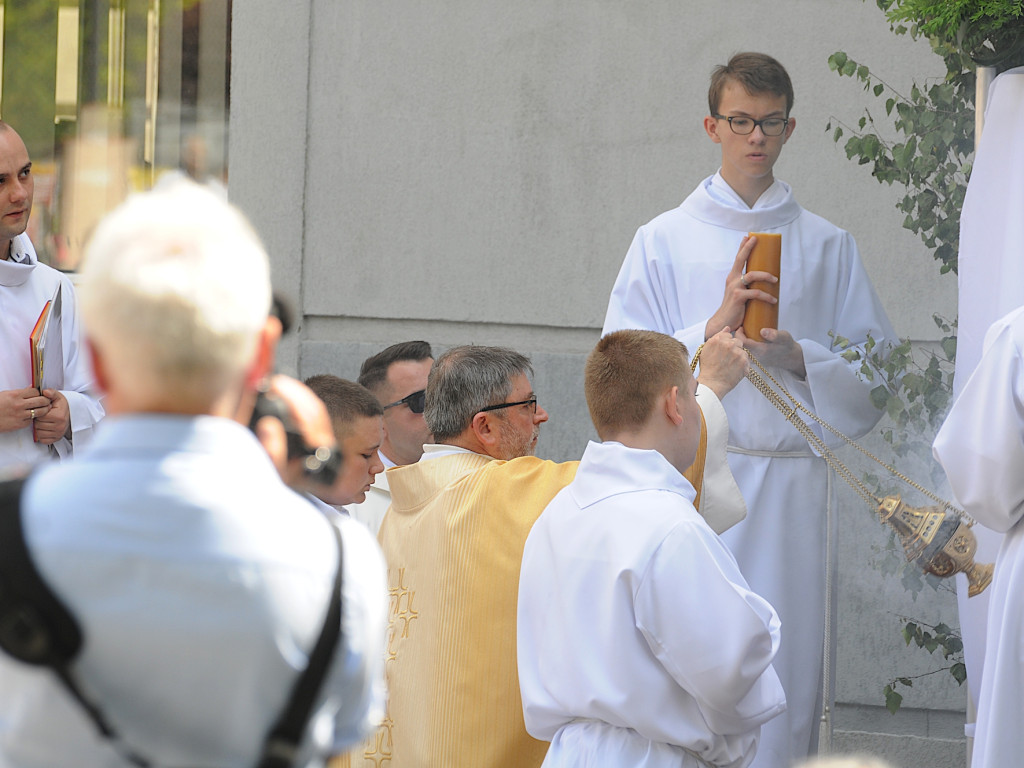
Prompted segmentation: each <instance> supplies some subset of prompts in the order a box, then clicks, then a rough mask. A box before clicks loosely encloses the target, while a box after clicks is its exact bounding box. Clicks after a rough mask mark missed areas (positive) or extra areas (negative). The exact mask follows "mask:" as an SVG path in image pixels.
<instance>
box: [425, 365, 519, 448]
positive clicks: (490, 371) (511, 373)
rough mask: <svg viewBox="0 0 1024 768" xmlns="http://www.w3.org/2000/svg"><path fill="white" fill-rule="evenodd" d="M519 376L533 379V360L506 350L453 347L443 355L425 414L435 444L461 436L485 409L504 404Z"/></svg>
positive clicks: (430, 379)
mask: <svg viewBox="0 0 1024 768" xmlns="http://www.w3.org/2000/svg"><path fill="white" fill-rule="evenodd" d="M519 374H525V375H526V376H527V377H532V376H533V366H531V365H530V359H529V358H528V357H526V356H525V355H521V354H519V353H518V352H516V351H514V350H511V349H506V348H505V347H478V346H464V347H452V348H451V349H449V350H448V351H447V352H445V353H444V354H443V355H441V357H439V358H438V359H437V362H435V363H434V367H433V368H431V369H430V375H429V377H428V378H427V405H426V409H425V410H424V412H423V418H424V419H426V422H427V427H429V428H430V431H431V433H433V435H434V441H435V442H438V443H444V442H446V441H448V440H452V439H454V438H456V437H458V436H459V435H461V434H462V433H463V432H465V431H466V429H468V428H469V426H470V424H472V423H473V417H474V416H476V414H477V413H479V412H480V409H481V408H486V407H487V406H488V405H497V404H498V403H501V402H504V400H505V398H507V397H508V396H509V393H511V392H512V379H514V378H515V377H516V376H518V375H519Z"/></svg>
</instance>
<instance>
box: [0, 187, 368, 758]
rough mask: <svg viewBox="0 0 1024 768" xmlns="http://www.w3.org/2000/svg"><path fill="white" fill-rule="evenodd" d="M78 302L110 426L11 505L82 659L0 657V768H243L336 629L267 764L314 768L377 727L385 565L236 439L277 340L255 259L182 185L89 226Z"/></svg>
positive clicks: (254, 250) (246, 435)
mask: <svg viewBox="0 0 1024 768" xmlns="http://www.w3.org/2000/svg"><path fill="white" fill-rule="evenodd" d="M79 295H80V303H81V310H82V315H83V319H84V322H85V327H86V335H87V340H88V343H89V349H90V354H91V356H92V361H93V364H94V368H95V372H96V381H97V383H98V384H99V386H100V387H101V388H102V390H103V391H104V392H105V393H106V401H105V402H106V405H107V410H108V413H109V419H108V421H106V422H105V423H104V425H103V427H104V428H103V429H102V430H100V431H99V433H98V434H97V436H96V439H95V440H94V441H93V444H92V445H91V446H90V448H91V450H89V451H87V452H86V453H85V454H84V455H82V456H79V457H78V458H77V459H76V461H75V462H72V463H68V464H63V465H51V466H46V467H45V468H42V469H39V470H37V471H36V472H35V473H34V474H32V475H30V476H29V478H28V480H27V482H26V484H25V486H24V489H23V491H22V494H21V499H20V502H21V503H20V506H21V522H22V525H23V530H24V539H25V544H26V545H27V549H28V552H29V553H30V555H31V559H32V561H34V564H35V567H36V569H37V570H38V572H39V574H40V576H41V577H42V578H43V581H44V582H45V583H46V584H47V585H48V586H49V588H50V589H51V590H52V592H54V593H55V595H56V596H57V597H58V599H59V600H60V601H61V602H62V603H63V604H64V606H65V607H66V608H67V610H68V611H69V612H70V614H71V615H72V616H73V617H74V618H75V619H76V620H77V623H78V625H79V627H80V629H81V636H82V639H83V642H82V646H81V649H80V651H79V652H78V654H77V656H75V657H74V658H73V660H72V661H71V663H70V664H68V665H67V666H66V667H65V668H64V670H63V671H61V673H60V674H55V672H54V670H51V669H47V668H45V667H32V666H28V665H26V664H22V663H20V662H18V661H15V660H14V659H12V658H11V657H9V656H7V655H5V654H0V764H2V765H4V766H51V765H76V766H104V767H106V766H127V765H132V764H141V763H142V762H145V763H149V764H151V765H167V766H172V765H179V766H183V765H197V766H198V765H202V766H211V767H212V766H241V765H256V764H258V762H259V758H260V755H261V752H262V751H263V749H264V742H265V740H266V738H267V736H268V733H269V732H270V731H271V730H272V729H273V727H274V725H275V723H276V722H277V721H278V720H279V718H280V716H281V714H282V712H283V711H284V710H285V708H286V704H287V703H288V702H289V700H290V697H291V694H292V690H293V688H294V687H295V686H296V681H297V680H298V679H299V677H300V675H301V674H302V673H303V670H304V669H305V668H306V667H307V664H308V662H309V659H310V657H311V656H313V655H314V653H313V648H314V646H315V645H316V644H318V638H322V637H330V633H329V631H328V630H329V629H331V627H330V624H331V623H332V621H333V623H334V627H333V628H334V629H336V630H340V639H337V635H335V638H336V639H335V641H334V652H333V660H332V661H329V662H328V664H327V665H326V666H325V674H324V675H323V680H322V684H321V686H320V688H319V693H318V694H317V695H315V696H314V697H313V699H312V701H311V711H310V715H309V717H308V719H307V720H306V726H305V728H304V729H303V730H302V731H300V735H302V734H303V733H304V736H303V737H302V738H301V740H300V746H299V748H298V749H297V751H296V753H295V754H293V755H289V756H288V760H287V761H286V762H284V763H280V764H282V765H288V764H291V765H294V766H300V765H302V766H306V765H320V764H322V762H323V761H324V760H325V759H326V758H328V757H330V756H332V755H335V754H338V753H340V752H342V751H343V750H344V747H346V746H347V745H348V744H350V743H352V742H354V741H356V740H358V739H359V738H360V737H362V736H363V735H364V734H365V732H366V731H367V730H368V729H369V728H370V727H371V726H372V725H373V724H375V722H376V721H377V720H378V719H379V717H380V715H381V713H382V708H383V701H382V698H383V697H382V690H381V683H380V680H381V678H382V671H381V665H382V648H383V634H384V621H385V612H386V595H385V591H384V569H383V560H382V557H381V555H380V550H379V548H378V547H377V545H376V543H375V542H374V541H373V539H372V537H371V536H370V534H369V533H368V532H367V531H366V529H365V528H364V527H363V526H361V525H359V524H358V523H356V522H355V521H351V520H347V519H346V520H340V521H338V522H337V525H338V526H339V530H340V542H341V543H340V544H339V542H338V541H336V537H335V530H334V529H332V527H331V523H330V522H329V521H328V520H327V519H326V518H325V517H323V516H322V515H321V514H320V513H319V512H317V511H316V510H315V509H314V508H313V506H312V505H311V504H310V503H309V502H308V501H307V500H306V499H304V498H302V497H301V496H299V495H297V494H296V493H295V492H293V491H292V490H290V489H289V488H288V487H286V486H285V485H284V484H283V483H282V481H281V479H280V477H279V476H278V473H277V472H276V471H275V468H274V465H273V464H272V463H271V461H270V459H269V458H268V455H267V453H266V452H265V451H264V450H263V448H262V446H261V445H260V442H259V441H258V440H257V439H256V437H255V436H254V435H253V434H252V432H250V431H249V430H248V429H246V428H245V427H244V426H242V425H240V424H239V423H237V422H236V421H235V420H233V417H235V416H236V415H237V411H238V408H239V403H240V402H243V401H251V400H252V399H253V393H254V390H255V388H256V385H257V384H258V383H259V382H260V381H261V380H262V379H263V378H264V377H265V375H266V374H267V373H268V370H269V368H270V366H271V363H272V361H273V352H274V345H275V342H276V340H277V335H278V334H279V333H280V327H279V326H275V325H274V323H273V322H269V321H268V311H269V309H270V303H271V295H270V279H269V265H268V261H267V256H266V253H265V251H264V249H263V247H262V245H261V244H260V242H259V240H258V238H257V237H256V235H255V233H254V232H253V231H252V229H251V228H250V226H249V225H248V223H247V222H246V221H245V219H244V218H243V216H242V215H241V214H240V213H239V212H238V211H237V210H235V209H233V208H232V207H231V206H229V205H228V204H227V203H226V202H224V201H222V200H221V199H219V198H218V197H217V196H216V195H214V194H212V193H210V192H208V191H205V190H203V189H201V188H199V187H197V186H196V185H194V184H191V183H188V182H181V183H179V184H176V185H173V186H171V187H170V188H168V189H162V190H161V191H159V192H151V193H147V194H143V195H137V196H134V197H132V198H130V199H129V200H128V201H127V202H126V203H125V204H123V205H122V206H121V207H120V208H119V209H117V210H116V211H115V212H114V213H113V214H111V215H110V216H109V217H108V218H106V219H105V220H104V221H103V222H101V224H100V225H99V227H98V228H97V230H96V232H95V235H94V236H93V238H92V240H91V242H90V244H89V246H88V248H87V252H86V259H85V265H84V268H83V271H82V275H81V281H80V290H79ZM325 423H326V421H325ZM328 432H329V427H328ZM325 439H330V438H329V435H328V437H326V438H325ZM340 563H342V564H343V565H341V564H340ZM339 572H340V575H341V585H342V586H341V588H340V594H341V608H342V610H340V611H338V610H333V611H332V610H329V609H331V608H332V606H333V608H334V609H337V608H338V606H337V594H338V586H337V577H338V575H339ZM325 616H326V617H327V618H326V619H325ZM331 617H333V620H332V619H331ZM325 645H328V646H330V642H329V641H328V642H327V643H325ZM90 708H91V710H92V711H91V712H90V711H89V710H90ZM100 723H102V725H103V726H104V727H105V728H106V731H107V732H106V734H104V733H101V728H100Z"/></svg>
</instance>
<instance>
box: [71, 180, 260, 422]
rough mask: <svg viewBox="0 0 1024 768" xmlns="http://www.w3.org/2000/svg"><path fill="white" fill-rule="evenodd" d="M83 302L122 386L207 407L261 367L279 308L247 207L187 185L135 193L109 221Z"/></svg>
mask: <svg viewBox="0 0 1024 768" xmlns="http://www.w3.org/2000/svg"><path fill="white" fill-rule="evenodd" d="M78 295H79V301H80V305H81V313H82V319H83V323H84V326H85V329H86V334H87V335H88V337H89V338H90V340H91V341H92V343H93V344H94V345H95V346H96V348H97V350H98V351H99V352H100V353H101V354H102V356H103V359H104V361H105V363H106V364H105V366H104V370H105V372H106V374H107V376H108V378H109V379H110V380H111V381H112V382H116V384H117V385H118V386H120V387H122V388H125V387H130V388H132V391H136V392H140V393H145V394H146V395H147V396H150V397H152V396H174V397H176V398H178V401H179V402H182V403H183V404H187V403H203V402H204V401H211V399H216V398H217V397H220V396H221V395H223V394H224V393H225V392H227V391H228V390H229V388H230V387H232V386H235V385H236V384H238V383H240V381H241V380H242V378H243V377H244V375H245V372H246V371H247V370H248V368H249V366H250V365H251V364H252V361H253V358H254V355H255V352H256V347H257V341H258V338H259V335H260V333H261V331H262V330H263V328H264V326H265V324H266V322H267V317H268V313H269V311H270V301H271V298H270V266H269V262H268V259H267V254H266V251H265V250H264V248H263V245H262V244H261V243H260V240H259V237H258V236H257V235H256V233H255V232H254V231H253V229H252V227H251V226H250V225H249V223H248V221H246V219H245V217H244V216H243V215H242V213H241V212H240V211H239V210H237V209H236V208H234V207H233V206H231V205H230V204H228V203H227V201H225V200H224V199H223V198H221V197H220V196H218V195H217V194H215V193H214V192H211V191H209V190H208V189H205V188H204V187H201V186H199V185H197V184H194V183H192V182H189V181H179V182H175V183H173V184H169V185H167V186H166V187H161V188H160V189H158V190H154V191H151V192H145V193H140V194H135V195H132V196H131V197H129V198H128V200H126V201H125V202H124V203H122V204H121V205H120V206H119V207H118V208H116V209H115V210H114V211H113V212H111V213H110V214H109V215H108V216H106V217H105V218H104V219H103V220H102V221H101V222H100V223H99V225H98V226H97V228H96V230H95V232H94V234H93V236H92V238H91V239H90V241H89V243H88V245H87V246H86V250H85V259H84V264H83V267H82V270H81V277H80V281H79V284H78Z"/></svg>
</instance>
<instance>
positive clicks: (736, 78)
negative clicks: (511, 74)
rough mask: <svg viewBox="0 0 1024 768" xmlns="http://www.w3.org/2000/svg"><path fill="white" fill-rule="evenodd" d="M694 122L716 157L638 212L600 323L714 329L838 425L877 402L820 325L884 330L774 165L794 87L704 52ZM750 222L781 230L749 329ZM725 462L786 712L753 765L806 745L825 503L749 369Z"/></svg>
mask: <svg viewBox="0 0 1024 768" xmlns="http://www.w3.org/2000/svg"><path fill="white" fill-rule="evenodd" d="M708 107H709V113H708V115H707V116H706V117H705V118H704V130H705V131H706V133H707V135H708V137H709V138H710V139H711V141H713V142H714V143H716V144H718V145H719V146H720V147H721V151H722V161H721V167H720V169H719V171H718V172H717V173H715V174H713V175H712V176H709V177H708V178H706V179H705V180H704V181H702V182H701V183H700V184H699V185H698V187H697V189H696V190H695V191H694V192H693V193H692V194H691V195H690V196H689V197H688V198H687V199H686V200H685V201H684V202H683V204H682V205H681V206H679V207H678V208H676V209H674V210H671V211H668V212H667V213H663V214H662V215H660V216H658V217H657V218H655V219H654V220H653V221H651V222H650V223H648V224H646V225H645V226H643V227H641V228H640V229H639V231H638V232H637V233H636V237H635V238H634V239H633V243H632V245H631V246H630V249H629V252H628V253H627V255H626V259H625V262H624V263H623V265H622V269H621V270H620V272H619V276H618V279H617V280H616V282H615V286H614V288H613V289H612V294H611V299H610V301H609V305H608V313H607V316H606V318H605V324H604V333H605V334H607V333H610V332H612V331H615V330H619V329H623V328H643V329H648V330H654V331H660V332H662V333H666V334H670V335H673V336H675V338H677V339H678V340H680V341H682V342H683V343H684V344H686V345H687V347H688V348H689V349H693V350H696V349H697V348H698V347H699V346H700V344H702V343H703V342H704V341H705V340H706V339H710V338H712V337H713V336H714V335H715V334H716V333H719V332H720V331H722V330H723V329H726V330H730V331H735V335H736V338H738V339H740V340H741V341H742V343H743V345H744V346H745V347H747V349H748V350H749V351H750V352H752V353H753V354H754V355H755V356H756V357H757V359H758V360H760V361H761V362H762V363H763V364H765V365H766V366H768V367H769V369H770V370H771V371H772V375H773V376H775V377H776V378H777V379H778V380H779V381H780V382H781V383H782V384H783V385H784V386H785V388H786V389H788V390H789V392H791V393H792V394H793V396H794V397H796V398H797V399H798V400H800V401H801V402H803V403H804V404H806V405H807V406H808V407H809V408H812V409H813V410H814V411H815V412H816V413H817V414H818V416H820V417H821V418H823V419H824V420H825V421H827V422H829V423H831V424H832V425H834V426H835V427H837V428H838V429H840V430H841V431H843V432H845V433H846V434H848V435H852V436H861V435H864V434H865V433H867V432H868V431H869V430H870V429H871V428H872V427H873V426H874V424H875V423H876V422H877V421H878V418H879V416H880V415H881V414H880V412H879V411H878V410H877V409H876V408H875V407H874V406H873V405H872V404H871V400H870V397H869V390H870V388H871V384H869V383H868V382H865V381H863V380H861V379H860V377H859V376H858V369H859V366H860V363H859V362H849V361H847V360H845V359H844V358H843V357H842V356H841V353H842V349H839V348H837V346H836V344H835V337H837V336H838V337H845V338H846V339H849V340H850V344H851V345H854V346H860V345H863V344H864V343H865V341H866V340H867V337H868V335H870V336H871V337H872V338H873V339H874V340H875V342H876V343H877V344H878V345H880V346H879V347H878V348H879V349H882V348H884V345H886V344H888V343H890V342H891V341H892V340H893V339H894V337H895V334H894V332H893V331H892V328H891V326H890V324H889V320H888V318H887V317H886V314H885V311H884V310H883V308H882V306H881V303H880V302H879V300H878V297H877V295H876V294H875V291H874V288H873V287H872V285H871V281H870V280H869V278H868V276H867V273H866V272H865V270H864V267H863V265H862V264H861V261H860V256H859V254H858V252H857V246H856V244H855V243H854V240H853V238H852V237H851V236H850V234H849V233H847V232H845V231H843V230H841V229H839V228H838V227H836V226H834V225H833V224H831V223H829V222H828V221H826V220H825V219H822V218H821V217H819V216H816V215H814V214H813V213H810V212H809V211H806V210H804V209H803V208H801V207H800V205H799V204H798V203H797V201H796V198H795V197H794V195H793V191H792V189H791V188H790V187H789V185H788V184H786V183H784V182H782V181H778V180H777V179H775V177H774V175H773V168H774V165H775V162H776V161H777V160H778V158H779V154H780V153H781V151H782V147H783V145H784V144H785V143H786V142H787V141H788V140H789V138H790V137H791V136H792V135H793V131H794V129H795V128H796V121H795V119H794V118H793V117H792V116H791V112H792V108H793V86H792V83H791V82H790V79H789V75H788V74H787V72H786V70H785V69H784V68H783V67H782V65H781V64H780V63H779V62H778V61H776V60H775V59H773V58H772V57H770V56H767V55H765V54H760V53H739V54H736V55H735V56H733V57H732V59H731V60H730V61H729V63H728V64H727V65H725V66H720V67H717V68H716V69H715V70H714V73H713V74H712V77H711V86H710V89H709V92H708ZM752 232H773V233H774V232H777V233H781V235H782V265H781V278H780V281H779V283H780V298H779V300H778V306H779V315H778V328H777V329H765V330H763V331H762V332H761V338H757V339H750V338H747V337H746V336H745V334H744V332H743V330H742V327H741V325H742V322H743V315H744V312H745V309H746V304H747V302H748V301H749V300H751V299H761V300H766V301H774V299H772V297H771V296H769V294H767V293H765V292H764V291H760V290H758V289H756V288H754V287H750V286H749V285H748V282H750V281H754V280H767V279H774V278H771V276H770V275H768V274H767V273H764V272H757V271H754V272H750V273H745V267H746V262H747V257H748V256H749V255H750V252H751V250H752V248H753V246H754V245H755V242H756V241H755V239H754V238H752V237H749V236H748V233H752ZM723 404H724V406H725V410H726V413H727V414H728V417H729V425H730V440H729V451H730V454H729V463H730V466H731V467H732V471H733V474H734V475H735V477H736V479H737V481H738V483H739V485H740V489H741V490H742V492H743V496H744V498H745V499H746V502H747V508H748V510H749V514H748V516H747V519H746V520H745V521H744V522H742V523H740V524H739V525H737V526H736V527H735V528H733V529H732V530H730V531H728V532H727V533H726V534H725V535H724V537H723V538H724V539H725V541H726V543H727V544H728V545H729V547H730V548H731V549H732V551H733V553H734V554H735V555H736V559H737V561H738V562H739V565H740V568H741V570H742V571H743V574H744V576H745V577H746V579H747V581H748V582H749V583H750V586H751V588H752V589H753V590H754V591H755V592H757V593H758V594H760V595H762V596H763V597H765V598H766V599H767V600H768V601H769V602H770V603H771V604H772V605H773V606H775V608H776V609H777V610H778V612H779V615H780V617H781V618H782V627H783V629H782V631H783V643H782V649H781V651H780V653H779V655H778V656H777V657H776V661H775V668H776V670H777V671H778V673H779V676H780V678H781V680H782V683H783V687H784V688H785V690H786V697H787V700H788V705H789V708H788V711H787V712H786V714H784V715H783V716H781V717H779V718H776V719H775V720H772V721H771V722H770V723H768V724H767V725H766V726H765V728H764V731H763V735H762V740H761V747H760V749H759V750H758V753H757V757H756V758H755V761H754V763H753V765H755V766H758V767H759V768H765V767H767V766H771V767H772V768H776V767H779V766H788V765H790V764H791V762H792V760H794V759H797V758H801V757H804V756H806V755H808V754H810V753H812V752H813V751H815V749H816V744H817V736H818V733H817V728H815V727H814V726H815V725H816V724H817V720H818V718H817V717H816V713H818V712H820V706H821V692H822V689H823V687H822V678H821V675H822V659H823V644H824V629H823V628H824V626H825V622H826V621H829V620H830V619H828V618H824V614H825V594H826V565H825V563H826V547H827V546H828V544H827V542H826V531H827V519H828V516H829V514H832V510H833V508H834V505H835V500H836V497H835V493H834V491H833V490H832V489H831V487H830V483H829V478H828V468H827V467H826V465H825V463H824V461H823V460H822V459H820V458H819V457H816V456H815V455H814V454H812V453H811V451H810V450H809V448H808V446H807V443H806V441H805V440H804V439H803V437H801V436H800V434H799V433H798V432H797V431H796V429H794V428H793V426H792V425H791V424H789V423H787V421H786V419H785V418H784V417H783V416H782V415H781V414H780V413H779V412H778V411H776V410H775V408H774V406H772V405H771V404H770V403H769V402H768V400H766V399H765V398H764V397H763V396H762V395H761V394H760V393H759V392H758V391H757V390H756V389H755V388H754V387H753V385H751V384H750V383H749V382H741V383H740V385H739V386H738V387H736V390H735V391H734V393H733V394H731V395H730V396H729V399H728V400H727V401H725V402H724V403H723Z"/></svg>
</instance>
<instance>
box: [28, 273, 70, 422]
mask: <svg viewBox="0 0 1024 768" xmlns="http://www.w3.org/2000/svg"><path fill="white" fill-rule="evenodd" d="M60 315H61V301H60V285H58V286H57V290H56V291H54V294H53V298H52V299H50V300H49V301H47V302H46V304H45V305H43V311H42V312H40V313H39V319H38V320H36V324H35V326H34V327H33V328H32V333H30V334H29V338H28V341H29V351H30V353H31V357H32V386H33V387H35V388H36V389H37V390H38V391H39V394H42V393H43V390H44V389H61V388H62V387H63V386H64V349H63V346H64V344H63V338H62V334H61V319H60ZM35 432H36V428H35V424H33V425H32V437H33V438H35Z"/></svg>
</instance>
